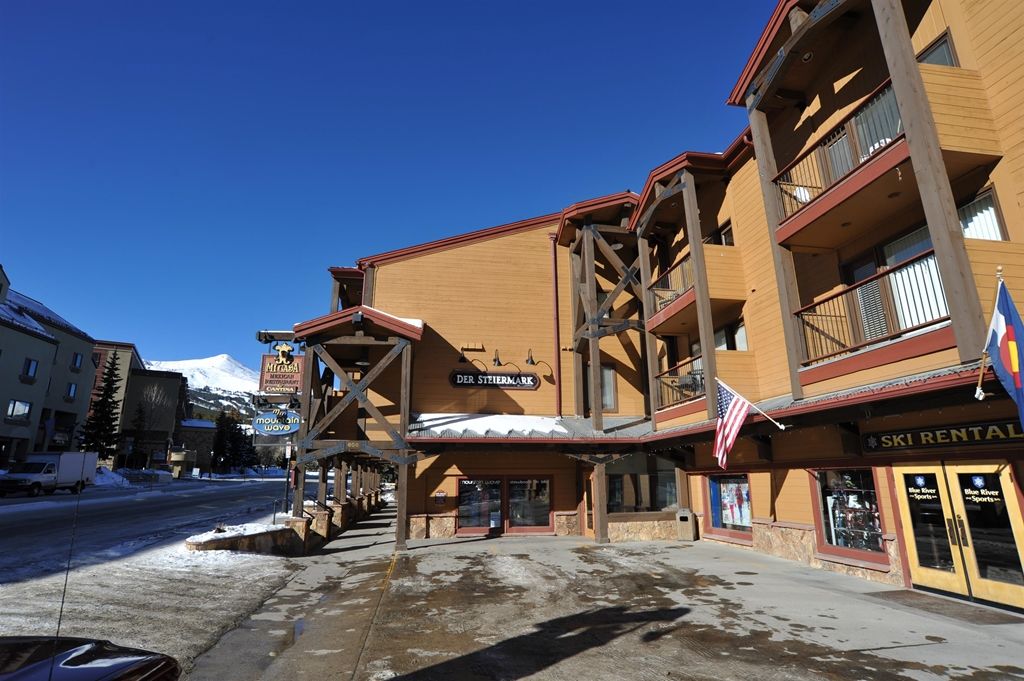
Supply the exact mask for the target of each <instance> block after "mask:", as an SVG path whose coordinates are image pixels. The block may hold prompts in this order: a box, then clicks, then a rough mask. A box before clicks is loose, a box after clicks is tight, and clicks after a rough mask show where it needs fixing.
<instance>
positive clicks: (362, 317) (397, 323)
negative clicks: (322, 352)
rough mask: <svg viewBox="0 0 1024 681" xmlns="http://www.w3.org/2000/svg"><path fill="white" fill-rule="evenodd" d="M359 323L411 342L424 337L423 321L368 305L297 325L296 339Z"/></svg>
mask: <svg viewBox="0 0 1024 681" xmlns="http://www.w3.org/2000/svg"><path fill="white" fill-rule="evenodd" d="M358 321H362V322H363V323H369V324H372V325H375V326H378V327H380V328H381V329H383V330H384V331H385V332H387V333H389V334H395V335H398V336H402V337H403V338H408V339H409V340H415V341H418V340H420V338H422V337H423V320H422V319H408V318H404V317H396V316H395V315H393V314H389V313H387V312H384V311H383V310H378V309H376V308H373V307H369V306H368V305H356V306H355V307H350V308H346V309H344V310H340V311H338V312H332V313H331V314H328V315H324V316H323V317H317V318H315V319H310V320H309V321H305V322H300V323H298V324H296V325H295V327H294V331H295V339H296V340H302V339H305V338H308V337H310V336H314V335H318V334H322V333H326V332H328V331H339V330H341V329H343V327H345V326H346V325H353V324H355V323H356V322H358Z"/></svg>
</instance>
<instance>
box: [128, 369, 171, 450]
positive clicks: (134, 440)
mask: <svg viewBox="0 0 1024 681" xmlns="http://www.w3.org/2000/svg"><path fill="white" fill-rule="evenodd" d="M127 384H128V385H127V389H126V391H125V397H124V402H123V404H122V409H121V435H122V452H123V453H124V460H125V462H126V464H125V465H127V466H128V467H129V468H143V467H145V468H149V467H152V466H160V465H165V464H167V463H168V452H169V451H170V448H171V446H172V445H173V444H175V443H176V442H178V437H177V433H178V427H179V424H180V423H181V422H182V420H183V419H185V417H186V416H187V410H188V379H186V378H185V377H184V376H182V375H181V374H179V373H177V372H174V371H154V370H152V369H132V370H131V372H129V374H128V380H127Z"/></svg>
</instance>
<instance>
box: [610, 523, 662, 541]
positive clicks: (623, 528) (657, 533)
mask: <svg viewBox="0 0 1024 681" xmlns="http://www.w3.org/2000/svg"><path fill="white" fill-rule="evenodd" d="M678 538H679V533H678V531H677V530H676V522H675V521H674V520H629V521H618V522H612V521H609V522H608V540H609V541H613V542H617V541H653V540H663V541H672V540H676V539H678Z"/></svg>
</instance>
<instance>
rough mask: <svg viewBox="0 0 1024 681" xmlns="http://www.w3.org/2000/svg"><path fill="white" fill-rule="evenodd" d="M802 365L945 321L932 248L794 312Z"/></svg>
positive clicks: (947, 311) (945, 310)
mask: <svg viewBox="0 0 1024 681" xmlns="http://www.w3.org/2000/svg"><path fill="white" fill-rule="evenodd" d="M796 316H797V318H798V319H799V320H800V327H801V329H802V330H803V338H804V350H805V360H804V364H805V366H810V365H815V364H818V363H821V362H824V361H826V360H831V359H835V358H839V357H843V356H846V355H849V354H852V353H854V352H857V351H859V350H863V349H866V348H868V347H870V346H873V345H876V344H879V343H883V342H885V341H891V340H894V339H897V338H900V337H907V336H910V335H912V334H916V333H920V332H923V331H925V330H928V329H930V328H931V327H935V326H938V325H939V324H941V323H943V322H945V321H947V320H949V307H948V306H947V304H946V295H945V292H944V291H943V288H942V281H941V280H940V278H939V270H938V265H937V263H936V261H935V252H934V251H932V250H928V251H925V252H924V253H921V254H920V255H917V256H915V257H913V258H910V259H909V260H906V261H904V262H902V263H900V264H898V265H895V266H893V267H892V268H891V269H888V270H886V271H883V272H879V273H878V274H875V275H874V276H871V277H868V278H867V279H864V280H863V281H860V282H858V283H856V284H854V285H853V286H849V287H846V288H844V289H842V290H841V291H837V292H835V293H832V294H830V295H828V296H826V297H825V298H823V299H821V300H818V301H815V302H814V303H812V304H810V305H808V306H806V307H804V308H801V309H800V310H798V311H797V312H796Z"/></svg>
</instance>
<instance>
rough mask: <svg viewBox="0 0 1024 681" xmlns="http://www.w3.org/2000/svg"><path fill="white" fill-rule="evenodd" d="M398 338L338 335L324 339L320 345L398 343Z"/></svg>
mask: <svg viewBox="0 0 1024 681" xmlns="http://www.w3.org/2000/svg"><path fill="white" fill-rule="evenodd" d="M397 344H398V338H388V339H386V340H385V339H382V338H374V337H373V336H338V337H337V338H331V339H329V340H325V341H322V342H321V343H320V345H370V346H374V345H397Z"/></svg>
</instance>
